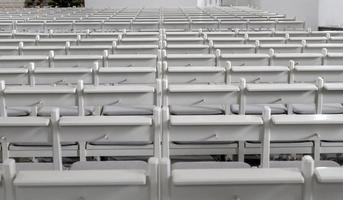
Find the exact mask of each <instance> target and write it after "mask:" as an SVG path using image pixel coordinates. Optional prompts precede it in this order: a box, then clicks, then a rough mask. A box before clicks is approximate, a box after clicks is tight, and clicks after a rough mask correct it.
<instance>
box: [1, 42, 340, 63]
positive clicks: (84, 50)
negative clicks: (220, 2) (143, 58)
mask: <svg viewBox="0 0 343 200" xmlns="http://www.w3.org/2000/svg"><path fill="white" fill-rule="evenodd" d="M1 42H3V43H5V45H6V46H2V47H0V56H5V55H6V56H8V55H12V56H15V55H49V54H50V52H51V51H53V52H54V55H80V56H82V55H99V56H100V55H103V54H104V51H108V53H109V54H137V55H138V54H145V55H147V54H155V55H159V54H160V52H161V49H165V50H166V53H167V54H187V55H194V54H205V55H206V54H214V53H215V52H216V50H217V49H219V50H220V52H221V53H223V54H236V55H240V54H245V55H249V54H255V53H256V54H269V53H270V52H271V49H273V51H274V52H275V53H295V54H299V53H317V54H320V53H322V52H323V49H326V50H327V51H329V52H330V53H341V52H343V43H342V44H341V43H335V44H333V43H330V44H326V43H325V44H324V43H307V42H305V41H302V44H261V43H259V42H258V41H257V42H256V44H213V43H212V42H210V44H173V42H172V44H169V43H167V42H166V41H164V42H163V43H162V42H160V43H159V45H157V44H153V43H152V44H138V45H134V44H131V43H135V42H134V41H127V40H126V41H124V42H121V43H120V44H118V43H117V42H116V41H113V42H112V44H106V43H110V41H109V40H102V41H101V40H81V41H79V42H78V45H75V44H74V45H71V43H70V42H69V41H68V42H65V45H64V46H63V45H62V43H63V42H64V41H56V40H52V41H51V40H50V41H47V40H45V41H42V42H40V43H39V45H34V46H32V45H30V44H29V45H27V46H26V45H24V42H22V41H21V42H17V40H14V41H8V40H6V41H1V40H0V43H1ZM145 42H147V41H145ZM127 43H128V44H127ZM147 43H148V42H147ZM179 43H181V42H179ZM16 44H19V45H18V46H15V45H16ZM48 44H51V45H48ZM53 44H54V45H53ZM104 44H106V45H104ZM326 50H325V51H326ZM187 64H188V63H187Z"/></svg>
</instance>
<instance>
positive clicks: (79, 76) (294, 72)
mask: <svg viewBox="0 0 343 200" xmlns="http://www.w3.org/2000/svg"><path fill="white" fill-rule="evenodd" d="M342 73H343V67H342V66H341V65H332V66H330V65H313V66H305V65H296V64H295V62H294V61H290V64H289V65H288V66H232V64H231V63H230V62H227V63H226V66H222V67H215V66H193V67H188V66H169V65H168V62H164V64H163V65H162V63H161V62H159V63H158V64H157V67H154V66H148V67H142V66H131V67H99V64H98V62H95V63H94V64H93V67H89V68H82V67H74V68H73V67H58V68H39V67H35V66H34V63H31V64H30V65H29V66H27V67H18V68H16V67H13V68H9V67H3V68H0V79H1V80H5V81H6V83H7V84H9V85H29V84H31V83H36V84H38V85H42V84H45V85H51V84H62V85H63V84H71V85H75V84H76V83H77V81H78V80H83V81H84V83H85V84H95V85H97V84H150V83H153V82H155V79H158V78H161V77H163V78H165V79H168V81H169V82H171V83H179V84H186V83H189V84H199V83H202V84H205V83H206V84H230V83H232V84H238V83H239V82H240V80H241V79H242V78H244V79H245V80H246V81H247V83H314V82H316V80H317V78H318V77H322V78H323V79H324V80H325V81H326V82H329V83H330V82H336V83H338V82H342V78H343V77H342Z"/></svg>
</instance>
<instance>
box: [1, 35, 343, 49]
mask: <svg viewBox="0 0 343 200" xmlns="http://www.w3.org/2000/svg"><path fill="white" fill-rule="evenodd" d="M0 43H1V44H2V45H3V46H24V45H25V46H66V45H70V46H84V45H89V46H92V45H93V46H97V45H98V46H102V45H103V46H105V45H107V46H111V45H112V46H113V45H115V44H123V45H159V48H161V47H168V45H179V46H180V47H182V45H189V48H190V50H192V49H196V48H197V49H200V50H201V49H205V48H213V49H217V48H218V49H220V48H225V47H227V48H230V47H231V48H236V50H237V52H235V51H231V53H239V52H240V51H239V50H240V49H241V50H242V49H243V50H244V49H249V48H250V49H251V48H254V47H256V46H258V47H260V46H261V45H265V46H266V47H264V48H268V47H269V48H273V47H275V48H278V47H280V48H282V47H285V48H287V47H288V48H292V47H293V48H296V47H298V48H300V47H303V46H305V47H306V45H307V44H317V45H318V44H321V45H323V46H321V47H322V48H324V47H326V46H325V45H327V48H330V47H332V48H334V47H336V46H338V47H340V46H341V45H342V44H343V37H342V36H332V37H331V36H327V37H214V38H206V37H205V38H203V37H166V36H162V35H161V36H160V37H144V36H143V37H122V36H121V35H119V36H118V38H115V37H114V38H111V37H108V38H107V37H99V38H83V37H82V36H81V35H78V36H77V38H76V39H73V38H68V37H66V38H41V37H40V36H39V35H37V36H36V38H35V39H29V38H20V39H19V38H3V39H0ZM268 45H269V46H268ZM132 47H136V46H132ZM137 47H138V48H139V46H137ZM184 47H186V46H184Z"/></svg>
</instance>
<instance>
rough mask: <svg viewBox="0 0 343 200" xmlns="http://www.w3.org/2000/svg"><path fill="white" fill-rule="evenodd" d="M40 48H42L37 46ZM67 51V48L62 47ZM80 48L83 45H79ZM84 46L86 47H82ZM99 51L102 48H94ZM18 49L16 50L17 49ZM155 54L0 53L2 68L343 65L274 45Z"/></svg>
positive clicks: (337, 57) (341, 57) (334, 56)
mask: <svg viewBox="0 0 343 200" xmlns="http://www.w3.org/2000/svg"><path fill="white" fill-rule="evenodd" d="M36 50H39V49H36ZM61 50H62V52H64V51H65V50H64V49H61ZM79 50H80V49H79ZM81 50H82V49H81ZM94 50H95V51H99V49H94ZM14 51H16V50H14ZM158 52H159V53H158V54H157V55H155V54H109V52H108V51H107V50H105V51H104V53H103V55H86V54H84V55H63V53H62V55H55V53H54V51H46V53H48V54H49V55H3V56H0V67H1V68H22V67H27V66H28V65H29V63H31V62H34V63H35V65H36V67H50V68H51V67H56V68H58V67H80V68H92V67H93V66H94V62H96V61H97V62H101V67H156V65H157V63H158V61H167V62H168V64H169V66H186V67H187V66H188V67H191V66H221V67H224V66H226V62H227V61H230V62H231V64H232V66H288V65H289V61H290V60H294V61H295V63H296V65H312V66H317V65H342V63H343V54H342V53H337V52H328V50H327V49H326V48H324V49H323V51H322V52H321V53H276V52H275V51H274V50H273V49H271V50H270V52H269V54H267V53H250V54H249V53H248V54H246V53H238V54H230V53H221V51H220V50H219V49H217V50H216V52H215V54H167V51H166V50H162V51H158Z"/></svg>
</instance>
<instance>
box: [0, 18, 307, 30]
mask: <svg viewBox="0 0 343 200" xmlns="http://www.w3.org/2000/svg"><path fill="white" fill-rule="evenodd" d="M160 28H165V29H171V30H173V29H177V30H185V31H187V30H198V29H199V28H202V29H207V30H234V29H242V30H272V29H275V30H280V31H281V30H282V31H285V30H304V29H305V23H304V22H303V21H290V20H289V21H271V20H269V21H243V20H240V21H232V20H230V21H220V20H211V21H204V20H198V21H197V20H194V19H193V20H189V21H171V22H158V21H139V22H137V21H133V20H131V21H100V22H70V23H68V22H44V23H38V22H21V23H19V22H14V23H0V31H3V32H11V31H13V30H17V31H22V32H43V33H44V32H48V31H49V30H53V31H54V32H82V31H86V30H95V31H119V30H123V29H128V30H132V31H145V30H152V31H153V30H158V29H160Z"/></svg>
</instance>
